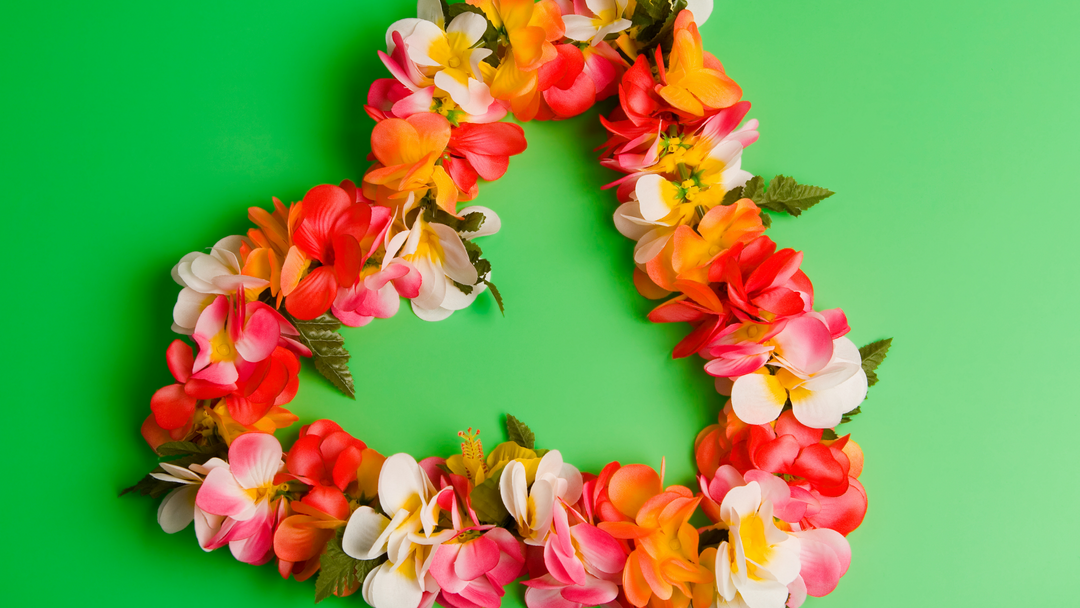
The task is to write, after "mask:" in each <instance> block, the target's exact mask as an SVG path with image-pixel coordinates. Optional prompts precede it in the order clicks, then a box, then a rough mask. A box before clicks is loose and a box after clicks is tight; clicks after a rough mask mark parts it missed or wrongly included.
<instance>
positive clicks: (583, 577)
mask: <svg viewBox="0 0 1080 608" xmlns="http://www.w3.org/2000/svg"><path fill="white" fill-rule="evenodd" d="M571 513H572V514H574V515H575V517H576V518H577V519H578V520H579V521H578V523H576V524H574V525H572V526H571V525H570V522H569V515H570V514H571ZM553 522H554V525H553V528H552V531H551V533H550V534H548V537H547V542H546V543H545V544H544V567H545V568H546V570H547V573H546V574H544V575H542V576H538V577H536V578H533V579H531V580H528V581H526V582H524V583H523V584H524V585H525V586H526V587H528V588H529V589H528V590H527V591H526V592H525V604H526V605H527V606H528V607H529V608H582V607H583V606H602V605H605V604H607V603H609V602H612V601H614V600H615V598H616V597H618V595H619V587H618V583H619V582H620V581H621V579H622V570H623V566H624V565H625V563H626V553H625V552H624V551H623V548H622V545H620V544H619V542H618V541H617V540H615V539H614V538H613V537H612V536H611V535H610V534H608V533H607V532H604V531H603V530H601V529H599V528H597V527H596V526H594V525H592V524H590V523H588V522H587V521H585V519H584V518H583V517H581V516H580V515H579V514H577V512H576V511H573V510H570V509H568V508H567V507H566V505H565V503H563V502H562V501H560V502H558V503H557V504H556V506H555V510H554V516H553Z"/></svg>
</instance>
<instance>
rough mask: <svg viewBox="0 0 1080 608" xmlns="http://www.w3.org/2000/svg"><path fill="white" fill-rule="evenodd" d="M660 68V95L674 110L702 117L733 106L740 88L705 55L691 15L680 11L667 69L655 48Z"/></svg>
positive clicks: (713, 58) (739, 94) (722, 69)
mask: <svg viewBox="0 0 1080 608" xmlns="http://www.w3.org/2000/svg"><path fill="white" fill-rule="evenodd" d="M656 51H657V55H656V57H657V59H656V64H657V67H659V69H660V81H661V82H662V83H663V84H662V85H661V86H660V89H659V91H658V92H659V93H660V96H661V97H663V98H664V100H665V101H667V102H668V103H669V104H671V105H672V106H673V107H674V108H675V109H676V110H680V111H682V112H686V113H687V114H691V115H693V116H704V115H705V111H706V109H710V110H717V109H720V108H726V107H728V106H730V105H733V104H735V103H736V102H737V101H739V98H741V97H742V89H741V88H739V85H737V84H735V81H734V80H732V79H730V78H728V77H727V75H725V74H724V66H723V65H721V64H720V62H719V61H717V60H716V58H715V57H713V56H712V55H710V54H708V53H706V52H705V50H704V47H702V44H701V34H699V33H698V29H697V25H696V24H695V23H694V16H693V14H691V13H690V11H685V10H684V11H682V12H681V13H679V16H678V17H676V19H675V42H674V44H673V46H672V48H671V56H670V58H669V60H668V67H667V70H666V71H665V70H664V62H663V59H662V57H661V55H660V49H659V48H658V49H656Z"/></svg>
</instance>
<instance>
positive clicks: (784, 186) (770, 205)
mask: <svg viewBox="0 0 1080 608" xmlns="http://www.w3.org/2000/svg"><path fill="white" fill-rule="evenodd" d="M833 194H834V193H833V191H832V190H828V189H825V188H822V187H820V186H808V185H806V184H800V183H798V182H796V181H795V180H794V179H792V178H790V177H787V176H786V175H777V176H776V177H774V178H772V180H771V181H770V182H769V188H768V190H766V191H765V194H764V196H763V197H762V200H761V202H758V201H757V199H755V201H754V202H758V204H759V205H760V206H762V207H764V208H766V209H771V210H772V211H780V212H783V213H787V214H790V215H792V216H795V217H798V216H799V215H800V214H801V213H802V212H803V211H806V210H807V209H809V208H810V207H813V206H814V205H816V204H818V203H820V202H821V201H823V200H824V199H827V198H829V197H830V196H832V195H833Z"/></svg>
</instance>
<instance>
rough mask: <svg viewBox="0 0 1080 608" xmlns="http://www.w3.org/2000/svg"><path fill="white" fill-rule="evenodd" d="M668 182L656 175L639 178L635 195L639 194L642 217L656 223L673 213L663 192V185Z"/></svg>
mask: <svg viewBox="0 0 1080 608" xmlns="http://www.w3.org/2000/svg"><path fill="white" fill-rule="evenodd" d="M666 181H667V180H666V179H664V178H663V177H661V176H659V175H656V174H655V173H650V174H648V175H642V176H641V177H640V178H638V181H637V184H636V185H635V186H634V193H635V194H637V199H638V203H639V205H640V208H641V217H643V218H645V219H647V220H651V221H654V222H655V221H657V220H661V219H663V218H664V217H666V216H667V215H668V214H669V213H671V207H669V206H668V204H667V202H666V201H664V195H663V191H662V190H661V187H662V185H663V183H664V182H666Z"/></svg>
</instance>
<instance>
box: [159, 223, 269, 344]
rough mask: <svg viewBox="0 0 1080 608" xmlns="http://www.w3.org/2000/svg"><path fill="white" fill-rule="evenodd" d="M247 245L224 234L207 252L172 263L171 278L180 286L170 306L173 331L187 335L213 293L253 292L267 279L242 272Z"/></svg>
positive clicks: (191, 255) (256, 291) (238, 237)
mask: <svg viewBox="0 0 1080 608" xmlns="http://www.w3.org/2000/svg"><path fill="white" fill-rule="evenodd" d="M247 248H250V244H249V243H248V242H247V241H246V240H245V239H244V237H242V236H227V237H225V238H223V239H221V240H220V241H218V242H217V243H216V244H215V245H214V246H213V247H212V248H211V249H210V253H202V252H199V251H195V252H192V253H189V254H187V255H185V256H184V257H182V258H180V261H179V262H178V263H177V264H176V266H173V269H172V276H173V280H174V281H176V282H177V283H179V284H180V285H181V286H182V287H183V289H181V290H180V295H179V296H177V299H176V305H175V306H174V307H173V331H175V332H177V333H181V334H190V333H191V332H193V331H194V330H195V323H196V322H198V320H199V315H200V314H201V313H202V311H203V309H204V308H206V307H207V306H209V305H210V303H211V302H213V301H214V296H216V295H223V294H225V295H227V294H232V293H235V292H236V291H237V290H238V289H244V290H250V291H251V292H252V293H253V294H255V295H257V293H258V292H259V291H261V290H262V288H264V287H266V286H267V285H269V281H268V280H266V279H264V278H260V277H258V276H248V274H245V273H244V268H243V267H244V258H243V255H242V252H243V251H244V250H245V249H247Z"/></svg>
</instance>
